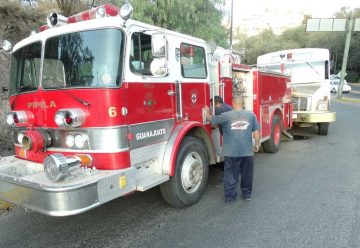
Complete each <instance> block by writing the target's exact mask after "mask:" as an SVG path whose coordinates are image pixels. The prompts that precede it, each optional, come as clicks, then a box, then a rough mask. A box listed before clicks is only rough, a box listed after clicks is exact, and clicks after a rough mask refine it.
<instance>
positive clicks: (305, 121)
mask: <svg viewBox="0 0 360 248" xmlns="http://www.w3.org/2000/svg"><path fill="white" fill-rule="evenodd" d="M257 66H258V68H260V69H262V70H266V71H274V72H284V73H287V74H290V75H291V84H290V85H291V87H292V101H293V104H294V111H293V122H294V123H295V124H296V125H298V126H300V127H311V126H314V125H316V126H317V127H318V134H319V135H327V134H328V129H329V124H330V123H331V122H334V121H335V120H336V113H335V112H332V111H330V91H329V85H330V78H329V77H330V69H329V66H330V62H329V50H328V49H320V48H303V49H293V50H283V51H277V52H272V53H267V54H264V55H261V56H259V57H258V58H257Z"/></svg>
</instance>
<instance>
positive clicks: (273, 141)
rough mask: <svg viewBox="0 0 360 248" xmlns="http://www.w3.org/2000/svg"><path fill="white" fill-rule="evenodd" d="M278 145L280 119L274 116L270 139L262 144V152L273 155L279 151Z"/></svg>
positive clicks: (279, 140) (279, 139)
mask: <svg viewBox="0 0 360 248" xmlns="http://www.w3.org/2000/svg"><path fill="white" fill-rule="evenodd" d="M280 143H281V125H280V117H279V116H278V115H274V118H273V120H272V124H271V134H270V139H268V140H267V141H265V142H264V143H263V147H264V151H265V152H268V153H275V152H277V151H278V150H279V147H280Z"/></svg>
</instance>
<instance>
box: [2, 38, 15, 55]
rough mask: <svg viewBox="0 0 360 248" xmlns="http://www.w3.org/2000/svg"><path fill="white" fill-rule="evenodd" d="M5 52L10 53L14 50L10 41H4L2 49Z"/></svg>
mask: <svg viewBox="0 0 360 248" xmlns="http://www.w3.org/2000/svg"><path fill="white" fill-rule="evenodd" d="M1 48H2V49H3V50H4V51H5V52H10V51H11V49H12V45H11V42H10V41H8V40H4V41H3V43H2V47H1Z"/></svg>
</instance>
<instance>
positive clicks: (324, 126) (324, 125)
mask: <svg viewBox="0 0 360 248" xmlns="http://www.w3.org/2000/svg"><path fill="white" fill-rule="evenodd" d="M328 131H329V122H320V123H318V134H319V135H327V134H328Z"/></svg>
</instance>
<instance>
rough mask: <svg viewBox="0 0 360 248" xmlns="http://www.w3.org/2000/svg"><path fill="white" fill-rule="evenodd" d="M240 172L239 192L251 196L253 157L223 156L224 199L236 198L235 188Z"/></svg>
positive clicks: (231, 199)
mask: <svg viewBox="0 0 360 248" xmlns="http://www.w3.org/2000/svg"><path fill="white" fill-rule="evenodd" d="M240 174H241V183H240V188H241V193H242V195H243V196H251V191H252V181H253V174H254V157H253V156H251V157H225V158H224V192H225V200H226V201H233V200H235V199H236V195H237V193H236V188H237V186H238V184H239V175H240Z"/></svg>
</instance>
